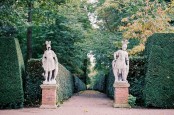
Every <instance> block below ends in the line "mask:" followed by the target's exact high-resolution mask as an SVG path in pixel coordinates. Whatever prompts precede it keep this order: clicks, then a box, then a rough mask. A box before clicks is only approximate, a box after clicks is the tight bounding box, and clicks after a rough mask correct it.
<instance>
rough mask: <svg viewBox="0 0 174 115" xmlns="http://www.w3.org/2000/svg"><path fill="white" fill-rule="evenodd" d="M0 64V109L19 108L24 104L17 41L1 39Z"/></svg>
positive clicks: (21, 62)
mask: <svg viewBox="0 0 174 115" xmlns="http://www.w3.org/2000/svg"><path fill="white" fill-rule="evenodd" d="M0 62H1V64H0V74H1V79H0V96H1V98H0V108H1V109H5V108H21V107H23V102H24V92H23V86H22V73H23V72H24V61H23V57H22V53H21V49H20V45H19V42H18V40H17V39H14V38H1V42H0Z"/></svg>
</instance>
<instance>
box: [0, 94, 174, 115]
mask: <svg viewBox="0 0 174 115" xmlns="http://www.w3.org/2000/svg"><path fill="white" fill-rule="evenodd" d="M112 104H113V100H111V99H109V98H107V97H106V95H105V94H103V93H100V92H96V91H84V92H81V93H79V94H75V95H74V96H73V97H72V98H70V99H69V100H67V101H65V102H64V103H63V105H61V106H60V107H58V108H57V109H39V108H23V109H18V110H0V115H174V109H134V108H131V109H130V108H113V107H112Z"/></svg>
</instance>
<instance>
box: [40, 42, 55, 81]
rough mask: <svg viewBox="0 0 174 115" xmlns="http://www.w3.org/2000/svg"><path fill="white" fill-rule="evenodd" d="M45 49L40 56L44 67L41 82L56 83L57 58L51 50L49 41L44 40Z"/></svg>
mask: <svg viewBox="0 0 174 115" xmlns="http://www.w3.org/2000/svg"><path fill="white" fill-rule="evenodd" d="M45 44H46V51H45V52H44V54H43V57H42V67H43V68H44V73H43V75H44V77H45V81H44V82H43V84H56V76H57V74H58V59H57V56H56V54H55V53H54V51H53V50H51V41H46V42H45Z"/></svg>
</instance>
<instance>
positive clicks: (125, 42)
mask: <svg viewBox="0 0 174 115" xmlns="http://www.w3.org/2000/svg"><path fill="white" fill-rule="evenodd" d="M128 43H129V42H128V40H123V41H122V50H124V51H126V49H127V44H128Z"/></svg>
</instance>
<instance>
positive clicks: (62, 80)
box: [25, 59, 86, 106]
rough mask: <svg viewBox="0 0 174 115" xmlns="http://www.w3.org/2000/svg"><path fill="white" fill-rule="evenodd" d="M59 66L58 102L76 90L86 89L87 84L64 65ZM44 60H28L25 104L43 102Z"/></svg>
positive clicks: (36, 104) (34, 104) (30, 104)
mask: <svg viewBox="0 0 174 115" xmlns="http://www.w3.org/2000/svg"><path fill="white" fill-rule="evenodd" d="M58 66H59V71H58V75H57V78H56V81H57V84H58V88H57V99H58V100H57V103H62V102H63V100H65V99H68V98H69V97H71V96H72V95H73V93H74V92H78V91H81V90H85V89H86V86H85V84H84V83H83V82H82V81H81V80H80V79H79V78H78V77H72V75H71V73H70V72H69V71H68V70H67V69H66V68H65V67H63V66H62V65H61V64H59V65H58ZM43 72H44V70H43V68H42V62H41V60H40V59H31V60H29V61H28V67H27V73H28V76H27V77H26V81H25V82H26V88H25V105H26V106H40V103H41V97H42V94H41V88H40V85H41V84H42V82H43V80H44V77H43V76H42V73H43Z"/></svg>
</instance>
